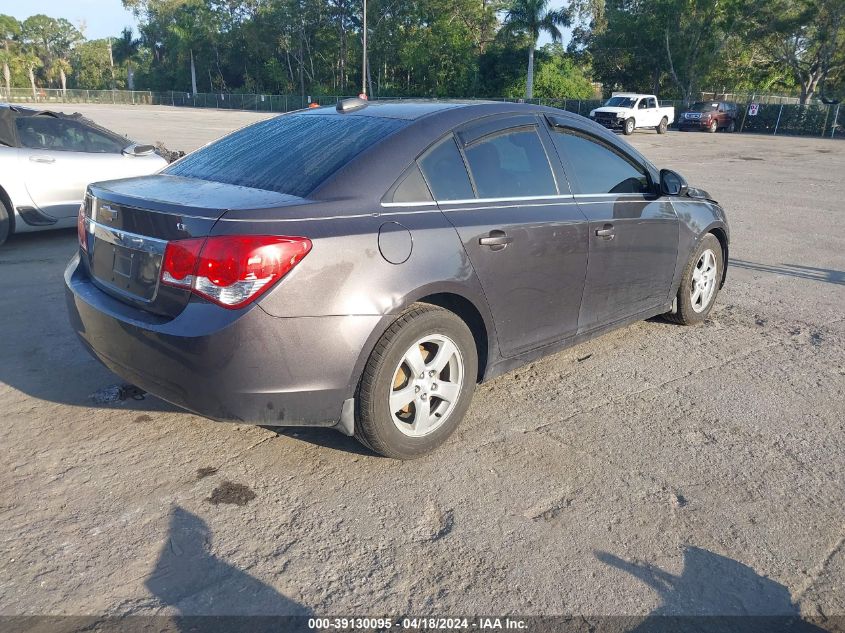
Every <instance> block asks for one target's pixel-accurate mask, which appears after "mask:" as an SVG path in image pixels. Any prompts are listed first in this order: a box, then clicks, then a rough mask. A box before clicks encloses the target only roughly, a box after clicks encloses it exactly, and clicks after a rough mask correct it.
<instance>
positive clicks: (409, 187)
mask: <svg viewBox="0 0 845 633" xmlns="http://www.w3.org/2000/svg"><path fill="white" fill-rule="evenodd" d="M429 200H431V194H430V193H429V192H428V187H427V186H426V184H425V180H423V175H422V172H420V168H419V166H417V164H416V163H414V164H413V165H411V166H410V167H409V168H408V170H407V171H406V172H405V174H404V175H403V176H402V178H401V180H400V181H399V184H398V185H396V189H395V190H394V191H393V199H392V202H427V201H429Z"/></svg>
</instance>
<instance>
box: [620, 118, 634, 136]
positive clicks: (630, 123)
mask: <svg viewBox="0 0 845 633" xmlns="http://www.w3.org/2000/svg"><path fill="white" fill-rule="evenodd" d="M635 129H637V123H636V121H634V119H626V121H625V126H624V127H623V128H622V133H623V134H624V135H625V136H631V134H633V133H634V130H635Z"/></svg>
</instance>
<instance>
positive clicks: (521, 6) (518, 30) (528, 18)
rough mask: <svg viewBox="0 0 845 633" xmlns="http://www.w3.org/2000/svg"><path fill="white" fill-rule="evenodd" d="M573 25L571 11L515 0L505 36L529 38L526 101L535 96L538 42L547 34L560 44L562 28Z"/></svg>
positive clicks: (539, 1)
mask: <svg viewBox="0 0 845 633" xmlns="http://www.w3.org/2000/svg"><path fill="white" fill-rule="evenodd" d="M571 23H572V18H571V16H570V13H569V11H567V10H566V9H559V10H551V9H549V0H514V1H513V4H511V7H510V9H508V13H507V15H506V16H505V24H504V27H503V31H504V32H505V34H507V35H521V36H526V37H528V38H529V45H528V78H527V80H526V82H525V98H526V99H531V98H532V97H533V96H534V50H535V49H536V48H537V40H538V39H540V35H541V34H542V33H543V32H546V33H548V34H549V36H551V38H552V41H553V42H559V41H560V40H561V38H562V33H561V32H560V27H562V26H569V25H570V24H571Z"/></svg>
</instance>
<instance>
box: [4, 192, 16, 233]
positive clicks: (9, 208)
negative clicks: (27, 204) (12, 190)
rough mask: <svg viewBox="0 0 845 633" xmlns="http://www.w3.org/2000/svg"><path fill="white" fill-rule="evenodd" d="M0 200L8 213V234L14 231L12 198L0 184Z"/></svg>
mask: <svg viewBox="0 0 845 633" xmlns="http://www.w3.org/2000/svg"><path fill="white" fill-rule="evenodd" d="M0 202H2V203H3V206H5V207H6V212H7V213H8V214H9V235H10V236H11V235H13V234H14V232H15V207H14V206H13V205H12V198H11V197H10V196H9V194H8V193H7V192H6V188H5V187H3V185H0Z"/></svg>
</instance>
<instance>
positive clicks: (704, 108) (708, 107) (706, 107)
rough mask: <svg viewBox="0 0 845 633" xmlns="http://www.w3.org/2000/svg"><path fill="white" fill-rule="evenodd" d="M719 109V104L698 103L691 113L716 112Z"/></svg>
mask: <svg viewBox="0 0 845 633" xmlns="http://www.w3.org/2000/svg"><path fill="white" fill-rule="evenodd" d="M718 109H719V104H718V103H713V102H712V101H698V102H696V103H693V104H692V107H691V108H690V112H715V111H716V110H718Z"/></svg>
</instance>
